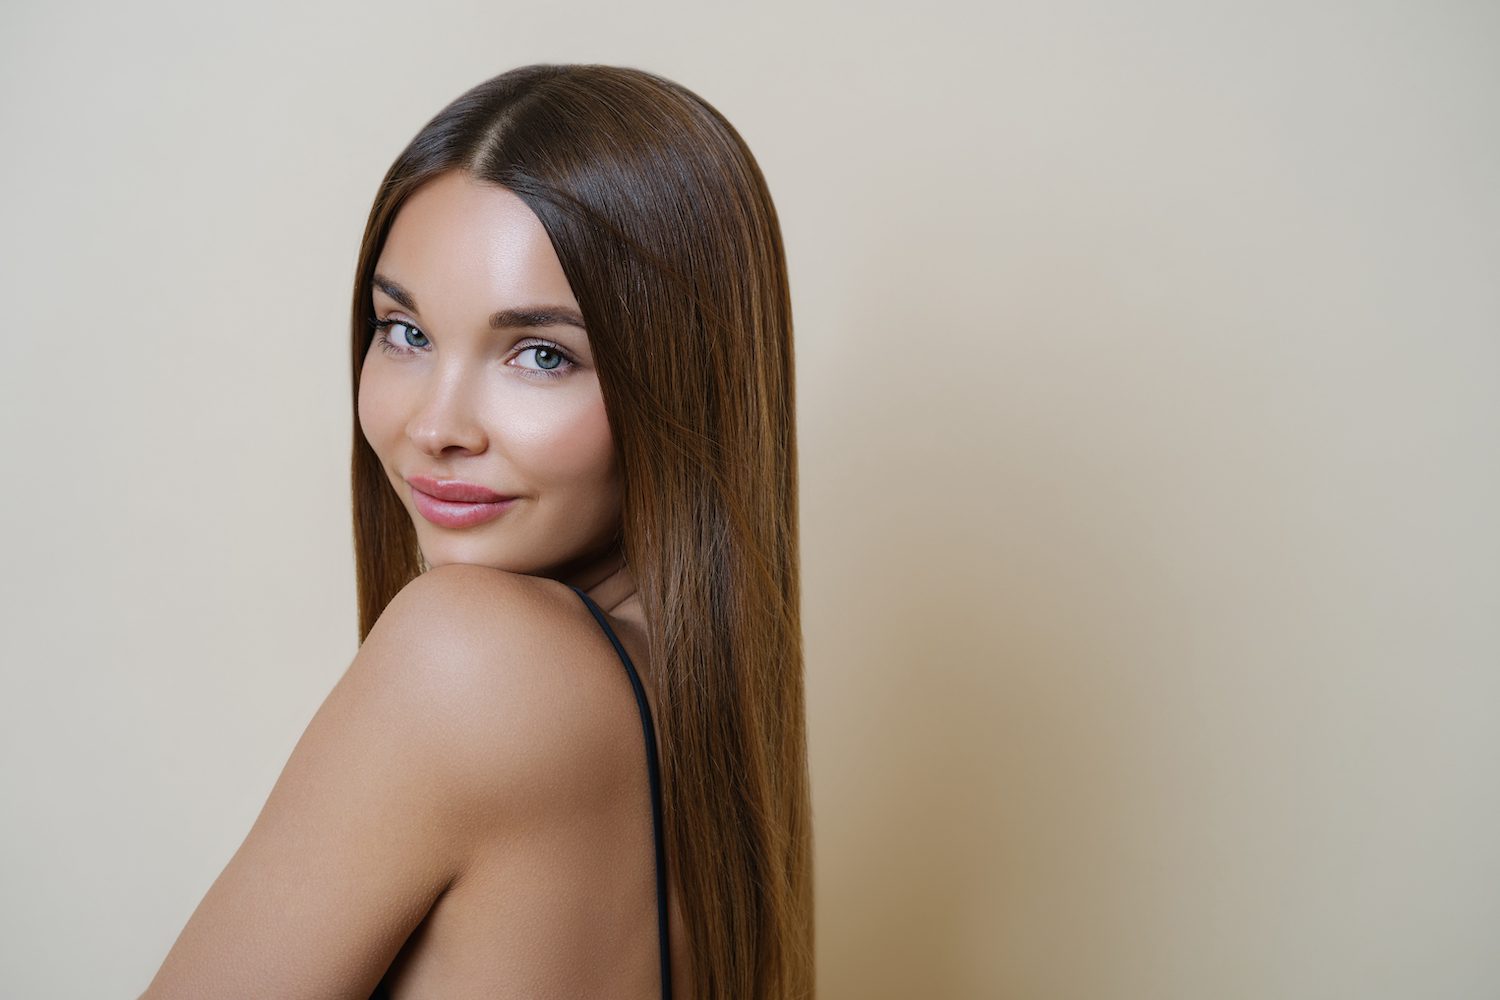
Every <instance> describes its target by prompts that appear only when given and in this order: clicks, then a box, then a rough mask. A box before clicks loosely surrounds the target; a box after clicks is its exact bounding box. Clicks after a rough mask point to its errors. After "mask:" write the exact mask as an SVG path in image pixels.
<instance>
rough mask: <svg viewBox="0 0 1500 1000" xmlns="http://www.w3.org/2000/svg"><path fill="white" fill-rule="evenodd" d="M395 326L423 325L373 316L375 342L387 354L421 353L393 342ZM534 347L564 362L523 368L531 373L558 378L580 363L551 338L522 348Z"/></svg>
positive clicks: (372, 325) (526, 349) (420, 329)
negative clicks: (391, 336) (546, 366)
mask: <svg viewBox="0 0 1500 1000" xmlns="http://www.w3.org/2000/svg"><path fill="white" fill-rule="evenodd" d="M393 326H404V327H406V328H407V329H408V330H415V331H417V332H418V333H422V328H421V327H419V326H414V325H413V324H411V323H408V322H407V321H406V320H404V319H373V318H372V319H371V320H370V328H371V329H372V330H374V331H375V342H376V343H377V344H379V345H380V349H381V350H382V351H384V352H385V353H387V354H393V355H396V356H398V357H402V356H406V355H410V354H418V353H421V352H420V351H419V350H417V349H408V348H404V347H398V346H396V345H395V344H393V343H391V341H390V337H389V336H388V331H389V330H390V328H391V327H393ZM422 336H424V337H425V336H427V335H426V334H425V333H423V334H422ZM533 348H536V349H540V350H545V351H547V352H548V353H549V354H556V355H557V356H558V357H560V358H562V359H563V363H562V364H561V365H558V366H557V367H556V368H524V367H523V368H521V371H523V372H526V373H527V374H529V375H540V376H541V377H543V378H557V377H558V376H560V375H566V374H567V373H568V372H569V371H570V370H571V369H573V368H575V367H577V365H578V362H576V361H574V360H573V357H572V355H570V354H568V352H567V351H565V350H563V349H562V348H561V347H560V346H559V345H557V344H554V343H552V342H551V341H550V340H539V341H537V342H535V343H531V344H527V345H526V346H525V347H523V348H521V350H522V351H529V350H531V349H533Z"/></svg>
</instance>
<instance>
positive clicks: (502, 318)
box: [371, 274, 588, 330]
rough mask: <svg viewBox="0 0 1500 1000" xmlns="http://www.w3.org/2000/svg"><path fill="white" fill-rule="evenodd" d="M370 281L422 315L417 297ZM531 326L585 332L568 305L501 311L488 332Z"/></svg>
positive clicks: (378, 278)
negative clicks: (562, 327) (563, 327)
mask: <svg viewBox="0 0 1500 1000" xmlns="http://www.w3.org/2000/svg"><path fill="white" fill-rule="evenodd" d="M371 280H372V281H373V282H374V284H375V287H376V288H379V289H380V290H381V291H382V292H385V294H387V295H389V296H390V297H391V298H393V299H395V300H396V301H397V302H399V303H401V304H402V305H403V306H405V307H406V308H408V309H410V310H411V311H412V312H421V310H420V309H418V308H417V297H416V296H415V295H413V294H412V293H411V292H408V291H407V290H406V289H404V288H402V287H401V286H400V285H399V284H398V283H396V282H394V281H392V280H391V279H390V278H387V277H386V276H385V275H383V274H377V275H375V276H374V277H373V278H372V279H371ZM534 326H576V327H578V329H580V330H587V329H588V328H587V327H585V326H584V325H583V317H582V316H580V315H579V314H578V310H576V309H571V308H569V307H568V306H521V307H519V308H516V309H501V310H500V311H498V312H496V313H493V314H491V316H490V329H491V330H507V329H514V328H517V327H521V328H525V327H534Z"/></svg>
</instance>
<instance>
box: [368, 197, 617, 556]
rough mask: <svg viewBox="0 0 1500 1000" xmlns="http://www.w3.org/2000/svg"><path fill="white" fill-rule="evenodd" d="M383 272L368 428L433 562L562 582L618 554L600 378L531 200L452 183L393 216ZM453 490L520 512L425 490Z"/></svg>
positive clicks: (380, 264)
mask: <svg viewBox="0 0 1500 1000" xmlns="http://www.w3.org/2000/svg"><path fill="white" fill-rule="evenodd" d="M375 275H376V277H375V282H374V285H375V287H374V293H373V296H374V302H373V303H372V305H373V307H374V316H375V319H376V321H377V323H386V322H388V323H389V324H390V325H388V326H381V327H377V329H376V330H375V336H374V338H373V339H372V340H371V342H370V349H369V351H368V353H367V354H366V355H365V360H364V368H363V370H362V373H361V375H360V384H359V424H360V429H361V430H362V431H363V432H364V435H365V438H366V439H367V440H368V441H369V442H370V445H371V447H372V448H374V450H375V454H376V455H377V456H379V458H380V463H381V465H382V467H384V469H385V473H386V475H387V476H389V477H390V481H391V485H392V486H394V487H395V489H396V493H397V495H399V496H400V497H401V502H402V503H404V504H405V505H406V509H407V513H408V514H410V515H411V518H412V521H413V523H414V524H415V525H416V531H417V539H418V541H419V543H420V544H421V547H422V553H423V555H424V556H425V557H426V559H427V562H428V563H429V564H430V565H432V566H440V565H443V564H445V563H475V564H481V565H489V566H496V567H498V568H500V569H505V570H510V571H511V572H516V573H530V574H533V575H538V576H562V575H565V574H566V573H567V572H568V571H569V568H570V567H572V566H574V565H576V564H578V563H579V562H581V561H586V560H587V559H588V558H590V557H591V556H593V555H596V554H599V553H603V552H605V551H606V550H608V549H609V548H611V542H612V540H613V539H614V538H615V535H616V532H617V531H618V528H619V524H620V482H619V472H618V468H617V465H616V462H615V458H614V450H613V441H612V439H611V436H610V428H609V422H608V418H607V416H606V414H605V410H604V400H603V398H602V396H601V395H600V390H599V379H598V374H597V372H596V370H595V368H594V362H593V356H592V354H591V353H590V351H589V339H588V335H587V333H586V332H585V331H584V329H583V327H582V319H581V317H580V316H579V310H578V302H577V300H576V299H575V298H574V297H573V291H572V289H571V288H570V287H569V286H568V280H567V278H566V277H565V276H564V274H563V270H562V265H561V263H559V261H558V259H557V253H556V251H554V250H553V249H552V242H551V240H550V239H549V238H548V236H547V232H546V230H545V229H543V228H542V224H541V221H540V220H538V219H537V217H536V215H535V214H534V213H533V212H532V211H531V209H530V208H528V207H527V206H526V203H525V202H523V201H522V200H521V199H520V198H519V197H517V196H516V195H515V194H514V193H512V192H511V191H508V190H506V189H505V188H501V187H498V186H496V185H493V184H488V183H484V182H480V181H476V180H474V179H473V177H472V176H471V175H469V174H467V173H464V172H462V171H451V172H449V173H446V174H442V175H440V176H438V177H436V178H434V179H433V180H431V181H429V182H427V183H426V184H424V185H423V186H422V187H421V188H420V189H418V190H417V191H416V192H415V193H414V194H412V195H411V196H410V198H408V200H407V201H406V203H405V204H404V205H403V206H402V207H401V209H400V211H399V212H398V213H397V215H396V219H395V221H394V223H393V224H392V227H391V231H390V233H389V235H388V236H387V237H386V241H385V246H384V247H383V248H382V250H381V253H380V258H379V260H378V261H377V262H376V265H375ZM421 477H427V479H430V480H433V481H435V484H434V483H429V482H425V481H424V480H423V479H422V478H421ZM414 479H415V480H416V483H415V484H414V483H413V482H412V480H414ZM454 483H465V484H473V485H474V486H478V487H481V488H483V489H485V490H489V491H492V492H493V493H495V494H499V495H501V496H503V497H514V498H515V499H514V500H510V501H508V502H504V503H492V504H484V503H473V502H445V501H443V500H439V499H433V498H432V497H431V496H430V494H429V493H428V491H436V492H443V491H444V487H445V486H451V485H452V484H454ZM418 486H420V487H422V489H418ZM460 499H461V498H460Z"/></svg>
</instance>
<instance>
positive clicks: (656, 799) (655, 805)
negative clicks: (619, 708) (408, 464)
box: [568, 583, 672, 1000]
mask: <svg viewBox="0 0 1500 1000" xmlns="http://www.w3.org/2000/svg"><path fill="white" fill-rule="evenodd" d="M568 586H569V587H572V588H573V593H575V594H577V595H578V596H579V597H581V598H583V603H584V604H585V605H587V606H588V609H589V611H590V612H591V613H592V614H593V616H594V620H595V621H597V622H598V623H599V627H600V628H602V629H604V634H605V635H607V636H609V641H610V643H611V644H613V645H614V647H615V652H616V653H619V654H620V661H621V662H622V663H624V664H625V672H626V673H627V674H629V675H630V686H631V687H633V688H634V689H635V703H636V704H637V705H638V706H639V707H640V710H641V728H642V729H644V730H645V733H646V772H647V774H648V776H649V777H650V779H651V836H652V839H653V840H655V841H656V935H657V940H658V941H660V942H661V995H662V1000H672V956H671V951H670V949H669V948H668V945H667V937H668V935H667V852H666V848H665V846H664V845H663V843H662V818H661V773H660V768H659V767H658V766H657V761H656V727H655V726H653V725H652V724H651V705H650V703H649V702H647V701H646V689H645V688H644V687H642V685H641V678H640V676H639V675H638V674H637V673H636V672H635V664H633V663H631V662H630V654H628V653H626V652H625V647H624V646H622V645H620V639H619V637H618V636H616V635H615V630H614V629H612V628H610V627H609V621H608V619H606V618H605V617H604V612H603V611H601V610H599V605H597V604H595V603H594V599H593V598H591V597H589V595H588V594H585V593H584V592H583V591H581V590H579V589H578V588H577V587H573V585H572V584H571V583H570V584H568Z"/></svg>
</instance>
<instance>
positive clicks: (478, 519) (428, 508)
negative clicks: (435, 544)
mask: <svg viewBox="0 0 1500 1000" xmlns="http://www.w3.org/2000/svg"><path fill="white" fill-rule="evenodd" d="M407 485H408V486H411V484H410V483H408V484H407ZM411 499H412V503H414V504H416V505H417V511H418V512H419V513H421V515H422V516H423V517H425V518H427V520H429V521H431V522H432V523H433V524H436V525H437V526H438V527H441V528H471V527H473V526H474V525H476V524H483V523H484V522H486V521H492V520H494V519H495V518H497V517H499V516H500V515H501V514H504V513H505V512H506V511H508V510H510V508H511V507H512V506H514V505H515V502H516V499H517V498H516V497H511V498H510V499H509V500H496V501H495V502H494V503H466V502H464V501H462V500H439V499H438V498H437V497H435V496H432V495H431V494H428V493H423V492H422V491H421V490H419V489H417V488H416V487H415V486H411Z"/></svg>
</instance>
